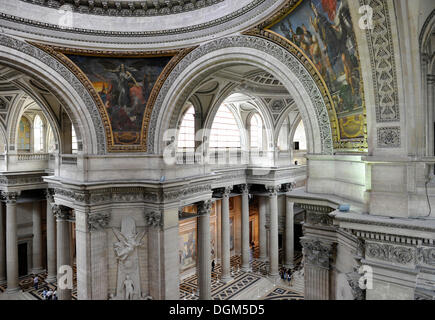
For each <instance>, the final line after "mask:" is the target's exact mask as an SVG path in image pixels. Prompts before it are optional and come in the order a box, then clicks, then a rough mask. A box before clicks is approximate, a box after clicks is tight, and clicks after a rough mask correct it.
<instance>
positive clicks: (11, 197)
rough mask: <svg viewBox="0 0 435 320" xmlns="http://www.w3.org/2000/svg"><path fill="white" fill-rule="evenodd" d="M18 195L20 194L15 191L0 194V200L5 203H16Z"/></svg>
mask: <svg viewBox="0 0 435 320" xmlns="http://www.w3.org/2000/svg"><path fill="white" fill-rule="evenodd" d="M19 195H20V193H19V192H16V191H3V192H2V198H3V199H4V200H5V201H6V203H16V202H17V199H18V196H19Z"/></svg>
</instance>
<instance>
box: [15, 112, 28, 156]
mask: <svg viewBox="0 0 435 320" xmlns="http://www.w3.org/2000/svg"><path fill="white" fill-rule="evenodd" d="M30 128H31V125H30V122H29V120H27V118H25V117H21V120H20V124H19V129H18V151H30Z"/></svg>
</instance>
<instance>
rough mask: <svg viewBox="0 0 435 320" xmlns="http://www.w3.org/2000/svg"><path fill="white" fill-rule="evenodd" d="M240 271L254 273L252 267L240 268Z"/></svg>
mask: <svg viewBox="0 0 435 320" xmlns="http://www.w3.org/2000/svg"><path fill="white" fill-rule="evenodd" d="M240 270H241V271H243V272H252V268H251V266H242V267H241V268H240Z"/></svg>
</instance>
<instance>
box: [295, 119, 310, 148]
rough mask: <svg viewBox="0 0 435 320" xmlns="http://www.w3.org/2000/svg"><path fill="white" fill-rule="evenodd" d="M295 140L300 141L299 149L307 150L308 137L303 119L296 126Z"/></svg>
mask: <svg viewBox="0 0 435 320" xmlns="http://www.w3.org/2000/svg"><path fill="white" fill-rule="evenodd" d="M293 141H294V142H299V150H307V138H306V136H305V127H304V123H303V122H302V121H301V122H300V123H299V125H298V127H297V128H296V131H295V136H294V138H293ZM293 148H294V146H293Z"/></svg>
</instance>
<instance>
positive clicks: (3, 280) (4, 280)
mask: <svg viewBox="0 0 435 320" xmlns="http://www.w3.org/2000/svg"><path fill="white" fill-rule="evenodd" d="M6 283H7V279H6V278H4V279H0V286H2V285H4V284H6Z"/></svg>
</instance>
